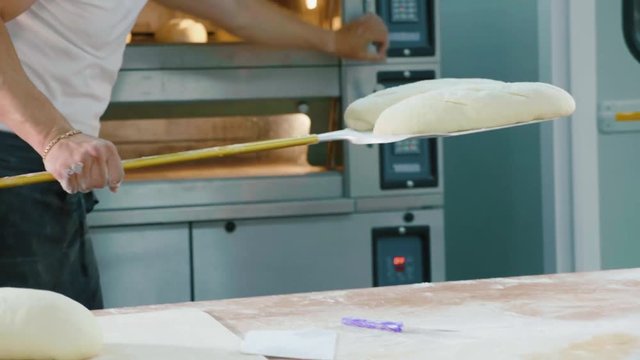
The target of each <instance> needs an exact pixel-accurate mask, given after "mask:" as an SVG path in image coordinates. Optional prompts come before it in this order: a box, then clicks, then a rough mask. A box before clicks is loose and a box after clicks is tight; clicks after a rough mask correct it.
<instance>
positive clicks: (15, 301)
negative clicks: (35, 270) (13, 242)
mask: <svg viewBox="0 0 640 360" xmlns="http://www.w3.org/2000/svg"><path fill="white" fill-rule="evenodd" d="M101 347H102V332H101V331H100V327H99V326H98V322H97V321H96V318H95V317H94V315H93V314H92V313H91V312H90V311H89V310H88V309H87V308H85V307H84V306H83V305H81V304H80V303H78V302H76V301H74V300H72V299H70V298H68V297H66V296H64V295H60V294H58V293H54V292H51V291H45V290H34V289H17V288H0V359H3V360H16V359H20V360H51V359H54V360H82V359H87V358H90V357H92V356H95V355H97V354H98V353H99V352H100V349H101Z"/></svg>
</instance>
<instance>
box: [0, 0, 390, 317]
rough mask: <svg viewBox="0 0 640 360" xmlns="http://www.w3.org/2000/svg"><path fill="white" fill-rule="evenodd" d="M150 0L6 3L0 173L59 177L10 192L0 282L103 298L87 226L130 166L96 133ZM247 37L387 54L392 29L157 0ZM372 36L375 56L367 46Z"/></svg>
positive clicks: (98, 301)
mask: <svg viewBox="0 0 640 360" xmlns="http://www.w3.org/2000/svg"><path fill="white" fill-rule="evenodd" d="M145 2H146V0H41V1H36V0H2V1H0V176H13V175H19V174H23V173H30V172H36V171H42V170H44V169H46V170H47V171H49V172H50V173H51V174H53V176H54V177H55V178H56V179H57V180H58V182H57V183H50V184H40V185H34V186H29V187H21V188H14V189H5V190H0V287H3V286H12V287H29V288H37V289H47V290H53V291H56V292H59V293H62V294H64V295H66V296H69V297H71V298H73V299H75V300H77V301H78V302H80V303H82V304H83V305H85V306H86V307H88V308H90V309H97V308H101V307H102V294H101V289H100V281H99V275H98V272H97V267H96V262H95V257H94V253H93V249H92V246H91V242H90V240H89V238H88V234H87V225H86V214H87V213H88V212H90V211H91V209H92V208H93V206H94V205H95V200H94V197H93V195H92V194H91V192H90V191H91V190H93V189H98V188H104V187H108V188H109V189H111V191H113V192H116V191H117V190H118V187H119V186H120V184H121V182H122V180H123V176H124V172H123V169H122V166H121V162H120V157H119V156H118V152H117V150H116V148H115V147H114V145H113V144H112V143H110V142H108V141H106V140H103V139H100V138H98V137H97V136H98V132H99V126H100V124H99V119H100V117H101V115H102V114H103V112H104V110H105V108H106V107H107V105H108V103H109V97H110V95H111V90H112V87H113V85H114V83H115V80H116V76H117V73H118V70H119V67H120V65H121V62H122V56H123V52H124V48H125V38H126V36H127V34H128V33H129V32H130V30H131V28H132V27H133V24H134V22H135V20H136V18H137V15H138V13H139V12H140V10H141V9H142V7H143V6H144V5H145ZM158 2H160V3H162V4H164V5H167V6H170V7H173V8H176V9H179V10H181V11H185V12H188V13H193V14H197V15H198V16H199V17H202V18H205V19H208V20H211V21H213V22H214V23H216V24H217V25H219V26H221V27H222V28H224V29H225V30H227V31H229V32H231V33H233V34H235V35H238V36H240V37H242V38H244V39H246V40H247V41H250V42H255V43H261V44H266V45H273V46H280V47H290V48H306V49H313V50H319V51H323V52H326V53H330V54H334V55H337V56H340V57H346V58H352V59H360V60H380V59H383V58H384V56H385V53H386V48H387V46H388V38H387V30H386V27H385V25H384V23H383V22H382V20H381V19H380V18H378V17H377V16H375V15H372V14H370V15H365V16H363V17H361V18H359V19H356V20H354V21H353V22H351V23H349V24H347V25H345V26H344V27H343V28H342V29H340V30H338V31H328V30H324V29H321V28H319V27H315V26H312V25H309V24H307V23H304V22H303V21H301V20H299V19H298V18H297V17H295V16H294V15H292V14H290V13H289V12H287V11H286V10H284V9H282V8H280V7H278V6H277V5H275V4H273V3H270V2H269V1H266V0H159V1H158ZM371 43H374V44H377V45H378V52H377V53H370V52H369V51H368V49H369V45H370V44H371Z"/></svg>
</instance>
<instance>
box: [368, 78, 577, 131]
mask: <svg viewBox="0 0 640 360" xmlns="http://www.w3.org/2000/svg"><path fill="white" fill-rule="evenodd" d="M575 106H576V105H575V101H574V100H573V97H572V96H571V95H569V93H567V92H566V91H564V90H562V89H560V88H558V87H555V86H553V85H549V84H544V83H501V84H485V85H472V86H467V85H463V86H455V87H449V88H444V89H441V90H436V91H431V92H428V93H424V94H420V95H414V96H412V97H409V98H406V99H405V100H402V101H400V102H397V103H396V104H394V105H392V106H390V107H388V108H387V109H386V110H384V111H383V112H382V114H380V116H379V117H378V119H377V121H376V123H375V127H374V130H373V132H374V134H376V135H408V134H440V133H442V134H444V133H450V132H456V131H464V130H473V129H482V128H492V127H496V126H503V125H510V124H516V123H522V122H527V121H532V120H544V119H553V118H558V117H563V116H568V115H571V114H572V113H573V112H574V111H575Z"/></svg>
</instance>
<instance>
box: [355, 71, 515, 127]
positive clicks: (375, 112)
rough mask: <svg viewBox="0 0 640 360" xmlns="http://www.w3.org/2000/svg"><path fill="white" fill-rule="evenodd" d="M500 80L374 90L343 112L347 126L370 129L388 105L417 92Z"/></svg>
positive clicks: (425, 82)
mask: <svg viewBox="0 0 640 360" xmlns="http://www.w3.org/2000/svg"><path fill="white" fill-rule="evenodd" d="M497 84H504V83H503V82H501V81H496V80H489V79H436V80H423V81H417V82H414V83H410V84H406V85H401V86H395V87H391V88H388V89H384V90H381V91H378V92H375V93H373V94H371V95H369V96H366V97H363V98H361V99H358V100H356V101H354V102H353V103H351V104H350V105H349V106H348V107H347V110H346V111H345V113H344V118H345V122H346V124H347V126H348V127H350V128H351V129H354V130H359V131H371V130H373V127H374V125H375V123H376V120H377V119H378V117H379V116H380V114H382V112H383V111H384V110H386V109H387V108H388V107H390V106H392V105H395V104H397V103H398V102H400V101H402V100H405V99H407V98H410V97H412V96H415V95H419V94H426V93H429V92H431V91H436V90H441V89H445V88H451V87H457V86H474V85H497Z"/></svg>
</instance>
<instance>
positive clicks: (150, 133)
mask: <svg viewBox="0 0 640 360" xmlns="http://www.w3.org/2000/svg"><path fill="white" fill-rule="evenodd" d="M277 2H278V3H279V4H280V5H282V6H285V7H287V8H288V9H290V10H291V11H293V12H295V13H296V14H298V16H300V17H301V18H302V19H304V20H305V21H310V22H313V23H315V24H317V25H319V26H323V27H325V28H330V29H335V28H337V27H339V26H341V24H342V23H344V22H345V21H349V20H351V19H353V18H355V17H357V16H360V15H362V14H364V13H365V12H367V11H372V12H375V13H378V14H379V15H380V16H381V17H383V19H384V20H385V22H386V23H387V25H388V27H389V30H390V36H391V47H390V49H389V53H388V56H389V59H388V61H386V62H384V63H364V62H354V61H342V60H339V59H336V58H333V57H330V56H327V55H324V54H319V53H315V52H309V51H290V50H278V49H270V48H264V47H259V46H255V45H251V44H247V43H244V42H243V41H242V40H241V39H237V38H235V37H233V36H231V35H229V34H227V33H225V32H224V31H222V30H220V29H219V28H217V27H216V25H215V24H212V23H209V22H202V24H204V27H205V28H206V30H207V36H208V38H209V41H208V43H206V44H175V43H174V44H167V43H163V44H159V43H158V42H157V41H156V39H157V37H155V36H154V34H155V33H156V31H158V29H159V28H161V27H162V26H163V25H162V24H163V22H164V23H166V22H167V21H169V20H170V19H172V18H175V17H183V16H185V15H184V14H180V13H176V12H172V11H170V10H168V9H164V8H162V7H160V6H158V5H156V4H154V3H150V4H149V5H148V6H147V8H146V10H145V11H144V12H143V14H142V15H141V16H140V19H139V22H138V24H137V25H136V27H135V28H134V32H133V34H132V36H131V41H132V43H131V45H130V46H128V48H127V50H126V53H125V59H124V64H123V68H122V71H121V73H120V76H119V78H118V81H117V84H116V87H115V89H114V92H113V97H112V103H111V105H110V107H109V109H108V110H107V112H106V114H105V116H104V118H103V130H102V131H103V132H102V135H103V136H104V137H106V138H108V139H111V140H112V141H114V142H115V143H116V145H117V146H118V148H119V149H120V151H121V153H122V154H123V155H124V156H125V157H135V156H140V155H146V154H151V153H161V152H173V151H178V150H184V149H190V148H197V147H204V146H213V145H217V144H230V143H238V142H246V141H252V140H259V139H267V138H277V137H285V136H292V135H302V134H305V133H309V132H315V133H319V132H325V131H331V130H334V129H338V128H341V127H342V126H343V121H342V112H343V110H344V108H345V107H346V106H347V105H348V104H349V103H350V102H352V101H353V100H355V99H357V98H359V97H362V96H365V95H367V94H370V93H372V92H374V91H376V90H379V89H381V88H385V87H389V86H396V85H400V84H403V83H407V82H412V81H416V80H422V79H432V78H436V77H438V75H439V73H440V62H439V44H438V38H437V35H438V31H437V30H438V16H437V8H438V7H437V1H436V0H377V1H373V0H343V1H338V0H326V1H317V2H313V1H311V2H310V1H303V0H300V1H298V0H288V1H283V0H280V1H277ZM195 21H199V20H198V19H195ZM442 162H443V155H442V144H441V143H440V141H437V140H419V141H408V142H401V143H397V144H390V145H384V146H354V145H348V144H338V143H333V144H328V145H313V146H310V147H302V148H293V149H285V150H278V151H273V152H268V153H264V154H253V155H249V156H246V155H245V156H242V157H236V158H230V159H218V160H211V161H201V162H196V163H190V164H182V165H175V166H168V167H163V168H157V169H149V170H143V171H137V172H132V173H130V174H128V175H127V176H128V178H127V182H126V183H125V185H124V186H123V187H122V188H121V190H120V192H119V193H118V194H117V195H112V194H109V193H107V192H99V193H98V197H99V199H100V204H99V206H98V207H97V209H96V211H95V212H94V213H93V214H92V215H91V217H90V224H91V227H92V230H93V234H94V235H93V236H94V239H95V243H96V245H95V246H96V252H97V255H98V260H99V264H100V267H101V271H102V279H103V286H104V287H105V289H104V292H105V301H106V304H107V306H121V305H137V304H148V303H161V302H173V301H181V300H191V299H194V300H203V299H211V298H224V297H237V296H252V295H266V294H273V293H286V292H296V291H313V290H328V289H337V288H353V287H367V286H374V285H379V284H391V283H394V281H395V282H396V283H398V281H400V282H403V281H404V282H406V281H409V282H411V281H441V280H444V276H445V274H444V268H445V266H444V231H443V228H444V225H443V222H444V220H443V219H444V214H443V209H442V207H443V204H444V198H443V174H442V168H443V167H442ZM416 229H418V230H416ZM407 230H410V231H407ZM416 231H417V232H416ZM380 234H383V235H384V236H382V237H381V236H380ZM389 234H393V236H389ZM416 234H419V235H416ZM394 251H395V252H397V254H396V255H394V253H395V252H394ZM124 254H126V256H125V255H124ZM398 258H403V259H405V260H407V259H411V261H412V265H411V266H412V267H410V266H406V267H393V266H392V267H389V266H391V265H393V262H394V261H397V260H394V259H398ZM416 266H418V267H420V269H415V267H416ZM379 267H384V268H385V269H394V271H396V272H397V273H394V274H390V273H388V272H383V271H381V270H380V269H379ZM409 268H411V269H412V270H411V271H412V273H413V274H417V273H419V274H422V275H424V276H419V277H416V276H408V275H407V276H405V275H404V274H402V271H405V270H406V269H409ZM381 274H382V275H384V274H387V275H389V276H390V277H389V278H385V279H382V278H380V276H382V275H381ZM425 274H427V275H428V276H426V275H425ZM398 279H400V280H398ZM402 279H404V280H402ZM407 279H409V280H407ZM133 289H135V291H133Z"/></svg>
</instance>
